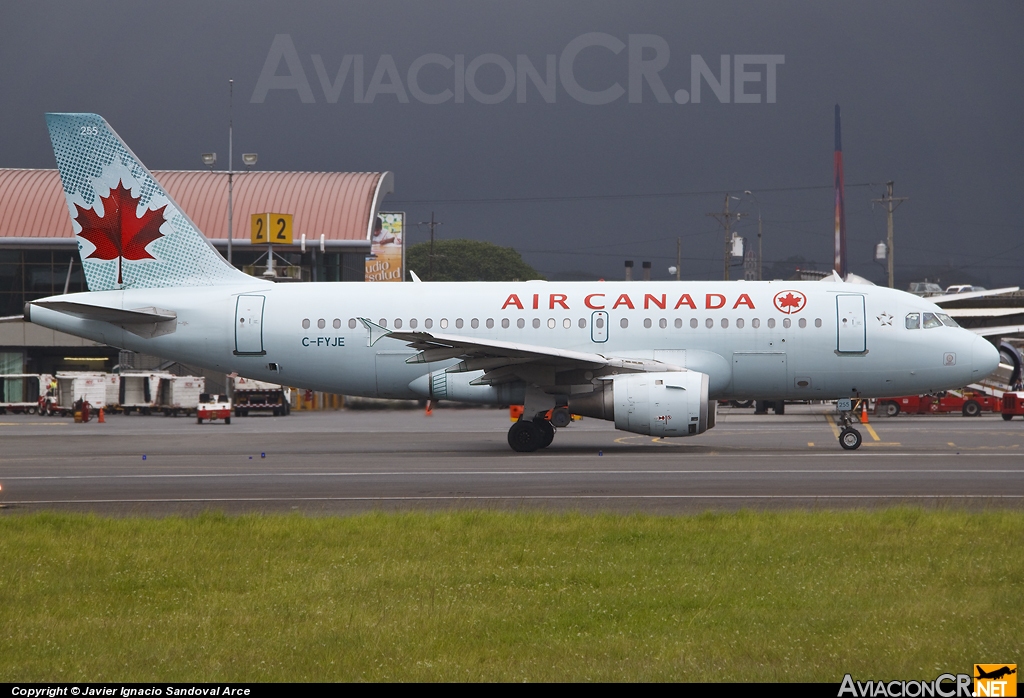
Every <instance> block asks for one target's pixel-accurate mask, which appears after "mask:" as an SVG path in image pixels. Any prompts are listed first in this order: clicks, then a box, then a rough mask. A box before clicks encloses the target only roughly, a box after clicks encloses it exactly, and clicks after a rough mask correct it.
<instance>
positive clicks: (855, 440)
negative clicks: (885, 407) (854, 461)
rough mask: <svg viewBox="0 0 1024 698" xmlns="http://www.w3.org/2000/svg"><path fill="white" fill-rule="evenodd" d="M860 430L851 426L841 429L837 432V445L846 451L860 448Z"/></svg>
mask: <svg viewBox="0 0 1024 698" xmlns="http://www.w3.org/2000/svg"><path fill="white" fill-rule="evenodd" d="M860 441H861V439H860V432H859V431H857V430H856V429H854V428H852V427H847V428H845V429H843V431H842V433H840V434H839V445H840V446H842V447H843V448H845V449H846V450H847V451H856V450H857V449H858V448H860Z"/></svg>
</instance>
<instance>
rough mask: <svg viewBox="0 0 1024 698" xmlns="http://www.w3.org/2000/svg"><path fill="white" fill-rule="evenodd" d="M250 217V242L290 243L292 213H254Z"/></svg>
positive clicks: (255, 243) (258, 243) (257, 243)
mask: <svg viewBox="0 0 1024 698" xmlns="http://www.w3.org/2000/svg"><path fill="white" fill-rule="evenodd" d="M250 219H251V220H250V223H251V225H250V233H251V237H250V239H251V241H252V244H254V245H266V244H274V245H290V244H292V214H290V213H254V214H252V216H250Z"/></svg>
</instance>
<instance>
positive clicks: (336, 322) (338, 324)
mask: <svg viewBox="0 0 1024 698" xmlns="http://www.w3.org/2000/svg"><path fill="white" fill-rule="evenodd" d="M331 324H333V325H334V329H336V330H340V329H341V320H339V319H338V318H334V322H333V323H331Z"/></svg>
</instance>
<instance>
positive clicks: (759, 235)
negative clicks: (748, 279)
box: [743, 189, 762, 281]
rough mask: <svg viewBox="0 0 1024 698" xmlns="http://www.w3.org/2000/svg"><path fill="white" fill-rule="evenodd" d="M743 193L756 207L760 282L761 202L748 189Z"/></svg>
mask: <svg viewBox="0 0 1024 698" xmlns="http://www.w3.org/2000/svg"><path fill="white" fill-rule="evenodd" d="M743 193H744V194H746V195H747V196H749V197H750V198H751V199H753V200H754V203H755V204H756V205H757V280H758V281H761V280H762V276H761V271H762V270H761V202H760V201H758V200H757V197H756V196H754V193H753V192H752V191H750V190H749V189H747V190H746V191H744V192H743Z"/></svg>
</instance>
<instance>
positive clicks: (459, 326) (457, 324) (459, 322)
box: [455, 318, 463, 330]
mask: <svg viewBox="0 0 1024 698" xmlns="http://www.w3.org/2000/svg"><path fill="white" fill-rule="evenodd" d="M462 324H463V323H462V318H456V319H455V328H456V329H459V330H461V329H462Z"/></svg>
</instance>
